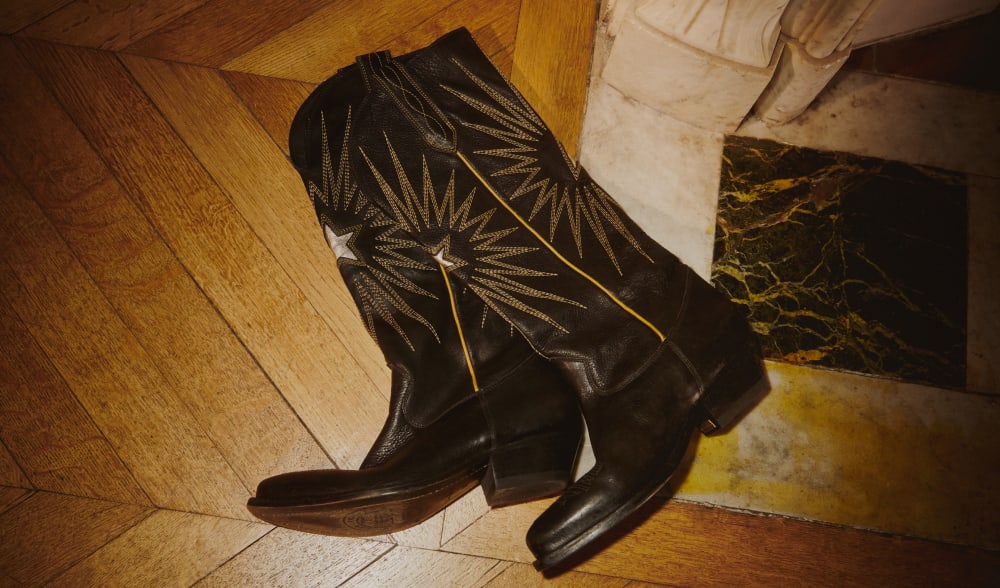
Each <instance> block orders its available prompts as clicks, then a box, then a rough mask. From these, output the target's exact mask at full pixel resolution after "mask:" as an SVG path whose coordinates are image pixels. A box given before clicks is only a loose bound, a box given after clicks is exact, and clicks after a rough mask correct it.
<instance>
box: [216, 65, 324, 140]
mask: <svg viewBox="0 0 1000 588" xmlns="http://www.w3.org/2000/svg"><path fill="white" fill-rule="evenodd" d="M221 73H222V76H223V77H224V78H226V81H227V82H229V85H230V86H231V87H232V88H233V91H235V92H236V93H237V94H239V96H240V98H241V99H242V100H243V102H244V103H245V104H246V106H247V108H248V109H249V110H250V112H252V113H253V115H254V118H256V119H257V122H259V123H260V125H261V126H262V127H264V128H265V129H266V130H267V132H268V134H269V135H271V139H272V140H273V141H274V142H275V143H277V145H278V147H280V148H281V151H282V153H284V154H285V155H288V131H289V130H290V128H291V126H292V119H294V118H295V113H296V112H298V110H299V107H300V106H302V103H303V102H305V100H306V98H308V97H309V94H310V93H311V92H312V91H313V90H314V89H315V88H316V85H315V84H308V83H305V82H296V81H292V80H282V79H279V78H268V77H264V76H257V75H253V74H247V73H243V72H239V71H223V72H221Z"/></svg>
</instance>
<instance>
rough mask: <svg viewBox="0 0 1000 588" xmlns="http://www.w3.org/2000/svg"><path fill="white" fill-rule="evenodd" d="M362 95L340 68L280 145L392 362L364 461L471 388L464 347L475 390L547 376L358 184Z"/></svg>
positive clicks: (383, 455) (381, 456) (353, 75)
mask: <svg viewBox="0 0 1000 588" xmlns="http://www.w3.org/2000/svg"><path fill="white" fill-rule="evenodd" d="M365 96H366V91H365V85H364V82H363V80H362V77H361V72H360V69H359V68H358V67H356V66H350V67H347V68H344V69H343V70H341V71H340V72H338V73H337V75H335V76H334V77H333V78H331V79H330V80H328V81H327V82H325V83H324V84H321V85H320V86H319V87H318V88H317V89H316V90H315V91H314V92H313V94H312V95H311V96H310V97H309V98H308V99H307V100H306V102H305V103H304V104H303V106H302V107H301V108H300V110H299V112H298V114H297V116H296V118H295V120H294V122H293V125H292V129H291V132H290V137H289V144H290V147H291V154H292V161H293V163H294V165H295V166H296V168H297V169H298V171H299V173H300V174H301V175H302V178H303V181H304V182H305V185H306V189H307V191H308V194H309V196H310V198H311V200H312V202H313V205H314V207H315V209H316V212H317V216H318V219H319V223H320V227H321V229H322V230H323V234H324V236H325V237H326V238H327V240H328V242H329V243H331V247H333V249H334V252H335V253H336V254H337V256H338V267H339V268H340V271H341V274H342V275H343V277H344V280H345V282H346V284H347V286H348V289H349V290H350V292H351V294H352V296H353V297H354V300H355V302H356V303H357V306H358V309H359V312H360V315H361V317H362V319H363V320H364V322H365V325H366V327H367V328H368V330H369V332H370V333H371V335H372V337H374V338H375V340H376V342H377V343H378V344H379V346H380V348H381V350H382V351H383V354H384V356H385V358H386V361H387V363H388V365H389V367H390V368H391V370H392V389H391V397H390V403H389V407H390V413H389V416H388V418H387V419H386V422H385V425H384V427H383V429H382V432H381V434H380V435H379V437H378V439H377V440H376V441H375V443H374V445H373V447H372V448H371V450H370V452H369V454H368V456H367V457H366V459H365V461H364V464H363V467H371V466H374V465H377V464H379V463H383V462H384V461H386V460H387V459H388V458H389V457H390V456H391V455H393V454H394V453H395V452H396V451H398V450H399V449H400V448H401V447H403V446H404V445H406V444H407V443H409V442H411V441H412V440H413V439H414V438H415V436H416V435H417V434H418V433H419V431H420V430H422V429H424V428H426V427H428V426H429V425H431V424H432V423H434V422H435V421H437V420H438V419H440V418H441V417H442V415H444V414H446V413H447V412H448V411H449V410H450V409H451V408H452V407H454V406H455V405H456V404H458V403H459V402H462V401H463V400H465V399H467V398H469V397H470V396H471V395H472V394H474V393H475V391H476V387H475V386H474V382H473V380H472V375H471V374H470V370H469V366H468V362H467V360H466V356H465V350H466V349H467V350H468V352H469V354H470V358H471V362H472V364H473V370H474V372H475V377H476V381H475V384H476V385H477V386H478V388H479V389H480V391H487V390H491V389H492V388H494V387H497V386H499V385H507V386H509V385H510V384H509V382H510V381H511V378H515V379H516V380H517V381H518V382H519V384H518V385H521V386H529V387H530V386H534V385H535V380H536V379H538V378H541V380H542V381H544V382H546V384H548V383H549V382H550V380H551V379H552V376H551V374H550V373H549V372H551V371H552V370H554V368H553V367H551V366H549V365H546V364H545V363H544V362H525V360H526V359H528V358H529V357H530V356H532V355H533V354H534V351H533V350H532V349H531V347H530V346H529V345H528V344H527V343H526V342H525V341H524V339H523V338H521V337H520V336H518V335H517V334H516V332H515V331H514V329H513V327H512V326H511V325H510V324H509V323H508V322H507V321H506V320H505V319H504V318H502V317H501V316H499V315H498V314H497V313H495V312H493V311H491V310H490V309H489V308H488V307H487V306H486V305H484V304H483V302H482V300H481V299H480V298H478V297H477V296H475V295H474V294H473V293H472V292H471V291H470V290H469V289H468V288H465V287H462V286H461V285H459V284H455V285H454V287H453V290H452V292H451V293H450V294H449V291H448V286H447V285H446V284H445V282H444V277H443V274H442V272H441V268H440V266H439V263H438V262H437V261H435V260H434V258H433V257H431V254H430V253H429V252H428V251H427V249H426V248H425V247H424V246H422V245H421V244H419V243H418V242H416V241H415V240H414V239H413V238H412V236H410V235H409V234H407V233H406V232H404V231H402V230H400V226H399V224H398V222H396V220H394V219H393V218H392V217H391V216H390V215H388V214H386V213H385V212H384V211H383V210H381V209H380V208H379V207H377V206H373V205H372V203H371V202H370V201H369V199H368V198H367V196H366V194H365V192H364V191H362V190H361V189H360V188H359V186H358V179H357V173H356V171H355V170H354V169H353V166H352V162H351V161H350V157H349V153H348V151H347V149H348V148H349V142H350V140H352V138H353V135H354V133H356V129H357V128H358V126H357V123H356V121H355V113H356V111H357V109H358V105H359V104H360V103H361V102H362V101H363V100H364V98H365ZM449 296H452V297H454V299H455V305H454V308H453V307H452V304H451V301H450V300H449ZM456 315H457V319H458V321H459V324H460V325H461V327H462V332H461V333H460V332H459V329H458V328H457V327H456V320H455V319H456ZM462 337H464V338H465V343H466V345H465V347H464V348H463V341H462ZM515 371H517V373H516V374H514V373H512V372H515ZM554 387H555V388H556V389H554V390H552V391H551V392H549V391H540V392H539V393H540V394H545V393H552V394H565V393H566V385H565V384H558V385H555V386H554Z"/></svg>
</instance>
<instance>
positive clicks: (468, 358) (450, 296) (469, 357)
mask: <svg viewBox="0 0 1000 588" xmlns="http://www.w3.org/2000/svg"><path fill="white" fill-rule="evenodd" d="M438 267H439V268H441V277H443V278H444V285H445V288H447V289H448V302H450V303H451V316H452V317H453V318H454V319H455V327H456V328H457V329H458V339H459V341H461V342H462V353H464V354H465V365H467V366H468V367H469V375H470V376H471V377H472V389H473V391H475V392H479V382H478V381H476V370H475V368H473V367H472V355H471V354H470V353H469V346H468V345H467V344H466V343H465V333H463V332H462V323H460V322H459V321H458V307H457V306H456V305H455V294H454V292H452V290H451V281H450V280H448V271H447V270H445V269H444V265H442V264H441V262H440V261H439V262H438Z"/></svg>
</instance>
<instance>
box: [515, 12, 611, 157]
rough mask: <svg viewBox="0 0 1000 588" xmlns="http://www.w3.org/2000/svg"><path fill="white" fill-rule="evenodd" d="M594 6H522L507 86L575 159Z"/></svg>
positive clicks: (595, 18)
mask: <svg viewBox="0 0 1000 588" xmlns="http://www.w3.org/2000/svg"><path fill="white" fill-rule="evenodd" d="M597 9H598V2H595V1H594V0H566V1H563V2H547V1H546V0H523V1H522V2H521V14H520V21H519V24H518V27H517V43H516V45H515V46H514V67H513V71H512V72H511V81H512V82H513V83H514V85H515V86H516V87H517V89H518V90H519V91H520V92H521V93H522V94H523V95H524V97H525V98H526V99H527V100H528V102H529V103H530V104H531V105H532V106H533V107H534V108H535V110H537V111H538V113H539V114H540V115H541V117H542V120H544V121H545V123H546V124H547V125H548V126H549V127H550V128H551V129H552V132H553V133H555V135H556V137H557V138H558V139H559V140H560V141H561V142H562V143H563V144H564V145H565V146H566V151H567V152H569V154H570V155H571V156H572V157H576V154H577V150H578V147H579V142H580V130H581V127H582V123H583V111H584V107H585V105H586V97H587V84H588V82H589V79H590V60H591V54H592V52H593V47H594V31H595V27H596V25H597Z"/></svg>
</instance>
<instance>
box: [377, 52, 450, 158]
mask: <svg viewBox="0 0 1000 588" xmlns="http://www.w3.org/2000/svg"><path fill="white" fill-rule="evenodd" d="M357 63H358V65H359V66H360V67H361V72H362V74H363V75H364V78H365V85H367V86H368V89H369V91H377V90H381V91H383V92H385V93H386V94H388V95H389V96H390V97H391V98H392V100H393V102H395V104H396V106H397V107H398V108H399V109H400V110H401V111H402V112H403V114H404V115H405V116H406V118H407V119H409V121H410V122H411V123H413V126H414V127H416V129H417V131H418V132H419V133H420V134H421V136H423V137H424V140H425V141H427V143H428V144H429V145H430V146H431V147H433V148H434V149H438V150H441V151H454V150H455V149H456V146H457V135H456V133H455V127H454V126H452V124H451V121H449V120H448V119H447V118H446V117H445V115H444V113H443V112H441V109H440V108H438V107H437V105H436V104H434V102H432V101H431V99H430V98H429V97H428V96H427V94H426V93H424V91H423V89H421V88H420V86H418V85H417V83H416V82H415V81H414V80H413V78H412V77H411V76H410V74H409V72H407V71H406V69H405V68H404V67H403V65H402V64H401V63H399V62H398V61H396V60H395V59H393V58H392V57H391V56H390V55H389V52H388V51H379V52H377V53H369V54H367V55H362V56H360V57H358V58H357Z"/></svg>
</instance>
